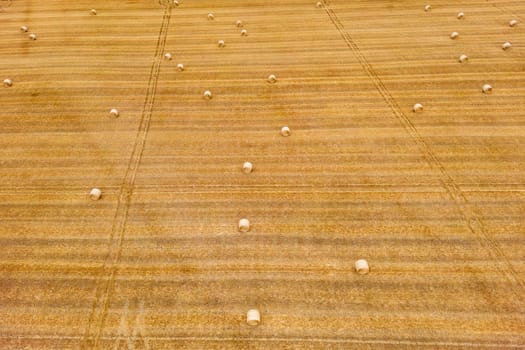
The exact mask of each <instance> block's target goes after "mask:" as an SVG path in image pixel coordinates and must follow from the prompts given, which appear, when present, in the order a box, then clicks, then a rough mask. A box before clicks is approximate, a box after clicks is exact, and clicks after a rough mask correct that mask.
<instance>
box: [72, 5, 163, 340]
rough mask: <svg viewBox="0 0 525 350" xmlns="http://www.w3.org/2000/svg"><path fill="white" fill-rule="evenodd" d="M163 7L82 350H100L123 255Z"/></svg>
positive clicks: (153, 89)
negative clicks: (135, 130) (133, 142)
mask: <svg viewBox="0 0 525 350" xmlns="http://www.w3.org/2000/svg"><path fill="white" fill-rule="evenodd" d="M164 6H165V8H164V15H163V17H162V23H161V27H160V30H159V35H158V39H157V45H156V48H155V54H154V57H153V63H152V65H151V70H150V75H149V81H148V87H147V91H146V98H145V100H144V105H143V108H142V114H141V119H140V125H139V129H138V130H137V136H136V138H135V144H134V145H133V151H132V153H131V156H130V159H129V162H128V166H127V169H126V173H125V176H124V179H123V181H122V184H121V187H120V194H119V197H118V203H117V210H116V212H115V216H114V218H113V225H112V229H111V236H110V242H109V249H108V254H107V256H106V259H105V261H104V265H103V266H102V268H101V272H100V274H99V278H98V280H97V286H96V294H95V301H94V302H93V305H92V309H91V313H90V316H89V321H88V325H87V327H86V330H85V334H84V338H83V341H82V345H81V349H82V350H87V349H98V348H99V343H100V338H101V335H102V331H103V329H104V322H105V319H106V315H107V311H108V308H109V300H110V297H111V294H112V291H113V288H114V286H115V278H116V274H117V265H118V262H119V260H120V255H121V252H122V243H123V240H124V233H125V230H126V223H127V219H128V212H129V207H130V204H131V197H132V194H133V188H134V184H135V178H136V175H137V170H138V168H139V165H140V162H141V160H142V154H143V152H144V148H145V145H146V139H147V136H148V131H149V127H150V122H151V116H152V113H153V106H154V104H155V95H156V91H157V82H158V77H159V74H160V67H161V62H162V53H163V52H164V47H165V45H166V37H167V34H168V27H169V23H170V19H171V6H170V5H169V4H166V5H164Z"/></svg>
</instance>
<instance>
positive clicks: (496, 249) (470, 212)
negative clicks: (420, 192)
mask: <svg viewBox="0 0 525 350" xmlns="http://www.w3.org/2000/svg"><path fill="white" fill-rule="evenodd" d="M322 4H323V8H324V10H325V11H326V14H327V15H328V17H329V18H330V21H331V22H332V23H333V25H334V26H335V27H336V29H337V30H338V31H339V34H340V35H341V37H342V38H343V40H344V41H345V43H346V45H347V46H348V48H349V49H350V50H351V51H352V53H353V54H354V55H355V56H356V58H357V60H358V61H359V64H360V65H361V67H362V68H363V70H364V71H365V73H366V74H367V75H368V76H369V78H370V79H371V80H372V82H373V84H374V86H375V88H376V89H377V91H378V92H379V94H380V95H381V97H382V98H383V100H384V101H385V102H386V104H387V105H388V107H390V109H391V110H392V113H393V114H394V115H395V117H396V118H397V119H398V121H399V122H400V123H401V124H402V125H403V128H404V129H405V130H406V131H407V133H408V134H409V135H410V137H411V139H412V140H413V141H414V142H415V143H416V144H417V145H418V147H419V149H420V151H421V152H422V153H423V157H424V159H425V161H426V162H427V164H428V165H429V166H430V168H431V169H432V170H433V171H434V172H435V173H437V175H438V176H439V181H440V184H441V186H443V188H444V189H445V190H446V191H447V193H448V195H449V197H450V199H451V200H452V201H453V202H454V204H455V206H456V208H457V210H458V212H459V213H460V214H461V217H463V219H464V221H465V223H466V225H467V227H468V229H469V231H470V232H471V233H472V234H473V235H474V236H475V237H476V238H477V239H478V241H479V242H480V244H481V246H482V247H483V248H484V249H486V250H487V252H488V253H489V255H490V257H491V258H492V260H493V264H494V265H495V266H497V268H498V269H499V270H500V271H502V273H503V274H504V276H505V278H506V279H507V281H508V282H509V284H510V285H511V287H512V291H513V292H514V294H515V296H516V297H517V300H522V298H523V295H525V286H524V283H523V282H522V281H521V279H520V278H519V275H518V273H517V272H516V270H515V269H514V267H513V266H512V264H511V263H510V261H509V260H508V259H507V257H506V256H505V253H504V252H503V250H502V249H501V247H500V246H499V245H498V243H497V242H496V241H495V240H494V239H493V238H492V236H491V234H490V233H489V232H488V231H487V229H486V228H485V225H484V224H483V221H482V220H481V216H480V215H479V214H478V213H477V211H476V209H475V208H474V207H473V206H472V205H471V204H470V203H469V201H468V199H467V198H466V197H465V195H464V194H463V192H462V191H461V189H460V188H459V186H458V185H457V184H456V183H455V182H454V179H453V178H452V176H450V174H448V172H447V171H446V169H445V167H444V166H443V164H442V163H441V162H440V161H439V159H438V158H437V156H436V155H435V154H434V152H433V151H432V148H431V147H430V146H429V145H428V143H427V142H426V141H425V139H424V138H423V137H422V136H421V134H420V133H419V131H418V130H417V128H416V127H415V125H414V124H413V123H412V122H411V121H410V119H409V118H408V117H407V116H406V115H405V114H404V113H403V111H402V110H401V108H400V107H399V105H398V104H397V102H396V100H395V99H394V97H393V96H392V95H391V94H390V91H388V89H387V88H386V86H385V85H384V83H383V81H382V80H381V78H380V77H379V76H378V75H377V73H376V71H375V70H374V68H373V67H372V65H371V64H370V62H369V61H368V60H367V58H366V57H365V56H364V55H363V53H362V52H361V50H360V49H359V47H358V46H357V44H356V43H355V41H354V40H353V39H352V37H351V36H350V34H348V32H347V31H346V29H345V28H344V26H343V24H342V23H341V21H340V20H339V18H338V17H337V15H336V14H335V12H334V11H333V10H332V8H331V7H330V5H329V4H328V1H327V0H323V2H322ZM520 307H521V305H520Z"/></svg>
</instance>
